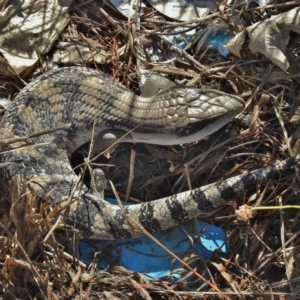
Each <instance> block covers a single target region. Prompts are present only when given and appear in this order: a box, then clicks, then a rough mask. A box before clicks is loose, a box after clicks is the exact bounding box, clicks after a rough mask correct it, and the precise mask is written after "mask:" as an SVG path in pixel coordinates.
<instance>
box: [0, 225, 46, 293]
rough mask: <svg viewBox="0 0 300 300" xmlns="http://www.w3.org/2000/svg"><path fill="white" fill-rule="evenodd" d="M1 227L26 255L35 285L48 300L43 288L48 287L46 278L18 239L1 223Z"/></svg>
mask: <svg viewBox="0 0 300 300" xmlns="http://www.w3.org/2000/svg"><path fill="white" fill-rule="evenodd" d="M0 227H1V228H2V230H4V231H5V232H6V234H7V235H8V236H9V237H10V238H11V239H12V240H13V241H14V242H15V243H16V244H17V245H18V246H19V249H20V250H21V253H22V254H23V255H24V257H25V259H26V260H27V263H28V264H29V265H30V270H31V271H32V277H33V279H34V281H35V283H36V284H37V286H38V287H39V290H40V292H41V294H42V295H43V297H44V298H45V299H47V297H46V296H45V294H44V292H43V289H42V287H41V284H42V285H43V287H45V286H46V283H45V280H44V278H43V277H42V276H41V275H40V274H39V272H38V271H37V270H36V268H35V267H34V265H33V264H32V263H31V260H30V258H29V257H28V255H27V253H26V251H25V250H24V248H23V247H22V245H21V244H20V243H19V241H18V240H17V239H15V237H14V236H13V235H12V234H11V233H10V232H9V231H8V230H7V229H6V228H5V226H4V225H3V224H2V223H1V222H0ZM6 260H7V258H6ZM4 266H5V267H6V268H7V265H6V262H5V265H4Z"/></svg>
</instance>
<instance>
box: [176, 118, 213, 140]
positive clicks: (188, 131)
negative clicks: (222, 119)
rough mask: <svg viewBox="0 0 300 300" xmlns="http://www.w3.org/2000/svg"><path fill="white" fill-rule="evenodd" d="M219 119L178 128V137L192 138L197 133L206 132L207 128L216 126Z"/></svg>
mask: <svg viewBox="0 0 300 300" xmlns="http://www.w3.org/2000/svg"><path fill="white" fill-rule="evenodd" d="M218 119H219V118H218V117H215V118H211V119H208V120H204V121H199V122H196V123H192V124H189V125H188V126H186V127H182V128H178V129H177V135H178V136H179V137H185V136H190V135H193V134H195V133H198V132H201V131H203V130H205V129H206V128H207V127H209V126H211V125H213V124H216V123H217V121H218Z"/></svg>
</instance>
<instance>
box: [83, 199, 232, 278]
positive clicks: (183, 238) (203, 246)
mask: <svg viewBox="0 0 300 300" xmlns="http://www.w3.org/2000/svg"><path fill="white" fill-rule="evenodd" d="M107 201H109V202H111V203H113V204H116V200H114V199H107ZM127 204H128V203H127ZM124 205H126V204H124ZM195 225H198V228H197V226H195ZM182 226H183V227H184V228H185V230H186V232H188V234H189V236H190V238H192V240H193V243H191V240H190V238H188V237H187V234H186V233H185V232H184V231H183V230H182ZM153 236H154V237H155V238H156V239H157V240H159V241H160V242H161V243H162V244H163V245H164V246H165V247H167V248H168V249H169V250H170V251H172V252H173V253H174V254H176V255H177V256H179V257H180V258H181V259H182V258H183V256H184V255H186V254H188V253H196V254H198V255H199V256H201V257H202V258H203V259H204V260H209V259H211V257H212V254H213V252H214V251H216V250H219V251H220V252H222V253H227V244H226V234H225V232H224V230H222V229H220V228H218V227H215V226H212V225H209V224H206V223H204V222H202V221H197V222H195V221H189V222H186V223H185V224H184V225H180V226H176V227H174V228H171V229H168V230H162V231H159V232H157V233H155V234H153ZM79 248H80V253H81V260H82V261H83V262H84V263H87V264H89V263H91V262H92V261H93V258H94V254H95V252H97V251H100V253H101V254H100V256H97V257H98V258H99V262H98V267H99V268H100V269H105V268H107V267H113V266H123V267H124V268H126V269H128V270H131V271H134V272H140V273H143V274H144V275H146V274H147V275H148V276H149V277H150V278H151V277H152V278H161V277H165V276H169V279H170V280H171V281H176V280H178V279H179V278H181V276H183V275H184V274H182V265H181V264H180V263H179V262H177V261H175V260H174V259H173V257H171V256H170V255H169V254H168V253H166V252H165V250H163V249H162V248H161V247H159V246H158V245H157V244H156V243H155V242H153V241H152V240H151V239H150V238H148V237H146V236H144V237H139V238H133V239H127V240H116V241H105V240H90V239H85V240H82V241H81V242H80V246H79ZM148 279H149V278H148Z"/></svg>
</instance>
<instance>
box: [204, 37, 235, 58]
mask: <svg viewBox="0 0 300 300" xmlns="http://www.w3.org/2000/svg"><path fill="white" fill-rule="evenodd" d="M231 38H232V37H231V36H230V35H229V34H227V33H224V32H221V31H217V32H216V33H215V34H214V35H213V36H212V37H211V38H210V39H209V41H208V43H209V45H211V46H212V47H213V48H214V49H215V50H217V51H218V52H219V53H220V54H221V55H222V56H223V57H226V56H227V55H228V54H229V51H228V49H227V47H226V46H225V45H226V43H227V42H228V41H229V40H230V39H231Z"/></svg>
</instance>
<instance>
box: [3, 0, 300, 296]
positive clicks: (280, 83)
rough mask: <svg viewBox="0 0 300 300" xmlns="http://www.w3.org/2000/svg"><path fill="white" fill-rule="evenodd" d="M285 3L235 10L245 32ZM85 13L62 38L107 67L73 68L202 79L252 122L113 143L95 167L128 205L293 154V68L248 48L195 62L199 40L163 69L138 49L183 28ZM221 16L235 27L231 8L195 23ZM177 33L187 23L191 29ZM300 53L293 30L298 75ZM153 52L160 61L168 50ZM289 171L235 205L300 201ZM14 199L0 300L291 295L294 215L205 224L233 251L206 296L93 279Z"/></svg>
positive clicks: (297, 87) (217, 260)
mask: <svg viewBox="0 0 300 300" xmlns="http://www.w3.org/2000/svg"><path fill="white" fill-rule="evenodd" d="M275 2H280V1H275ZM281 2H282V3H280V5H279V6H276V5H269V6H268V7H267V8H266V9H263V10H259V9H256V8H249V9H247V10H244V11H242V12H241V18H243V19H244V24H251V23H254V22H257V21H259V20H263V19H264V18H266V17H269V16H270V15H274V14H278V13H281V12H283V11H286V10H288V9H290V8H292V6H291V5H293V4H294V3H293V1H291V2H287V3H285V1H281ZM92 5H94V4H92ZM83 8H84V9H86V10H84V11H81V16H80V17H79V16H75V15H73V17H72V18H71V20H70V24H69V26H68V28H66V30H65V32H64V34H63V35H62V36H61V37H60V40H68V41H70V42H81V43H84V44H87V45H88V46H89V47H90V49H91V53H92V52H93V51H99V49H101V50H104V51H105V52H106V53H108V54H109V56H108V57H109V58H110V62H108V63H107V64H105V65H101V66H100V65H97V64H96V62H95V61H93V60H91V61H90V62H89V63H86V61H83V60H81V59H80V57H78V63H80V64H82V65H90V66H93V67H97V68H100V69H101V70H103V71H105V72H106V73H108V74H111V75H112V76H114V77H115V78H117V79H118V80H120V81H121V82H122V83H123V84H124V85H126V86H127V87H128V88H130V89H131V90H133V91H134V92H139V88H138V84H137V80H136V79H137V78H138V76H139V69H138V68H137V65H136V64H137V61H138V59H139V63H140V64H143V65H144V66H147V67H148V68H150V69H151V70H153V71H155V72H157V73H164V74H167V75H168V77H169V78H171V79H175V78H179V79H183V78H185V79H186V84H188V85H198V84H200V83H201V85H205V86H208V87H210V88H215V89H220V90H222V91H225V92H229V93H236V94H238V95H242V96H243V97H244V99H245V100H246V101H247V113H248V114H249V115H250V122H248V124H243V123H240V122H238V121H234V122H232V123H231V124H229V125H228V126H226V128H225V129H224V128H223V129H222V130H220V131H218V132H217V133H215V134H213V135H212V136H210V137H208V138H207V139H205V140H203V141H200V142H198V143H195V144H194V145H185V146H176V147H175V146H174V147H162V146H154V145H130V144H121V145H120V146H119V147H118V148H117V150H116V151H114V152H113V153H112V156H111V158H110V159H107V158H103V157H102V158H100V161H99V163H102V164H107V165H110V166H107V167H104V168H103V169H104V170H105V172H106V174H107V175H108V177H109V178H110V180H111V181H112V182H113V183H114V185H115V186H116V189H117V191H118V193H119V195H120V196H122V197H124V198H125V197H126V198H128V199H129V200H131V201H133V202H134V201H136V202H141V201H150V200H153V199H157V198H160V197H164V196H167V195H171V194H175V193H178V192H181V191H184V190H187V189H189V188H192V187H198V186H203V185H205V184H208V183H211V182H215V181H219V180H223V179H225V178H227V177H230V176H232V175H237V174H240V173H242V172H245V171H250V170H254V169H257V168H260V167H265V166H268V165H269V164H271V163H272V162H274V161H276V160H282V159H285V158H287V157H288V156H289V155H293V154H294V153H298V152H299V150H298V149H299V133H298V132H299V129H297V128H298V126H299V115H300V114H299V100H300V96H299V91H300V80H299V78H298V77H297V76H296V75H293V74H299V71H295V72H294V73H293V72H291V73H290V74H289V75H287V74H284V73H283V72H282V71H280V70H279V69H277V68H276V67H274V66H273V65H272V63H270V61H269V60H268V59H266V58H264V57H263V56H261V55H253V54H252V53H251V52H250V51H249V50H248V49H247V48H246V47H245V48H244V50H243V53H242V54H243V58H236V57H234V56H231V55H230V56H229V57H227V58H226V59H224V58H222V57H221V56H220V55H218V54H217V53H216V52H215V51H213V50H212V49H206V50H205V52H204V53H201V54H200V55H199V54H196V51H195V44H191V45H190V46H189V48H188V49H186V50H185V51H181V52H182V53H181V54H182V56H184V57H185V60H178V59H172V61H171V62H168V63H167V64H166V61H162V62H159V63H154V62H149V61H147V59H146V58H143V57H142V56H141V54H140V53H141V52H143V51H144V48H145V47H148V46H149V45H156V44H154V42H155V40H156V39H157V35H160V34H162V33H164V34H168V33H169V30H170V29H172V28H176V27H178V26H179V25H180V24H179V23H178V22H174V21H172V20H166V19H165V18H164V17H163V16H161V15H159V14H158V13H157V12H155V10H153V9H149V10H147V11H146V13H145V14H144V15H142V16H141V27H140V28H141V29H140V30H138V29H136V26H135V22H134V21H133V22H131V21H130V22H128V21H127V20H126V19H124V18H123V17H122V16H120V14H118V13H116V12H114V11H112V10H111V9H110V8H108V7H107V6H106V7H104V9H105V10H104V9H96V8H95V7H92V8H89V7H88V6H82V7H81V8H77V9H78V10H81V9H83ZM86 12H88V13H91V12H92V13H94V14H99V16H101V17H102V18H103V19H104V20H105V21H104V22H103V24H101V25H99V24H96V23H95V22H93V21H90V20H89V19H88V18H87V17H86V16H85V13H86ZM218 16H221V17H222V18H223V19H224V20H225V21H226V22H227V24H230V25H231V26H233V27H235V29H236V30H238V29H239V27H238V25H237V24H234V22H233V21H232V20H231V15H230V11H229V10H227V8H226V9H225V10H224V11H223V13H222V15H221V14H220V13H212V14H210V15H208V16H206V17H204V18H200V19H199V20H198V21H197V23H196V24H197V27H198V28H206V27H207V26H209V24H210V23H211V22H212V21H213V20H214V19H216V17H218ZM181 25H182V24H181ZM184 25H186V26H191V27H195V23H194V21H193V22H192V21H191V22H184ZM140 35H142V37H143V38H142V39H141V40H140V43H139V45H136V44H135V43H134V40H135V39H136V38H137V37H138V36H140ZM138 48H139V49H138ZM299 49H300V38H299V36H298V35H294V34H291V42H290V44H289V49H288V56H289V60H290V61H291V65H292V66H293V70H299V59H298V57H299ZM161 51H162V52H161V53H162V57H164V55H166V54H167V52H164V51H168V49H161ZM49 55H50V56H49V57H48V56H44V57H41V62H40V69H41V70H42V71H46V70H47V69H48V68H51V67H52V63H51V53H50V54H49ZM166 65H167V66H168V68H166ZM297 68H298V69H297ZM27 75H28V74H27ZM31 75H33V74H31ZM0 80H1V82H2V83H5V89H4V88H3V89H2V90H1V93H3V95H4V96H8V97H11V98H13V96H14V93H15V91H16V89H15V87H16V86H18V87H20V88H22V83H21V82H20V81H19V80H18V79H17V78H13V79H10V78H4V77H3V76H2V77H1V78H0ZM111 165H112V166H111ZM133 170H134V172H133ZM292 173H293V172H290V174H288V175H286V176H283V177H282V178H280V180H279V181H277V182H268V183H267V184H266V185H265V186H262V187H260V189H258V190H257V191H252V193H249V194H247V195H245V197H244V199H239V204H244V203H246V204H249V205H284V204H296V203H299V196H298V195H297V193H298V185H297V183H296V181H297V177H296V176H295V175H294V174H292ZM18 180H21V179H18ZM129 183H130V184H129ZM256 192H257V193H256ZM108 193H109V192H108ZM11 194H12V197H11V198H10V197H8V193H7V192H6V191H5V190H3V192H2V196H1V199H0V203H1V207H2V209H1V218H0V244H1V247H0V259H1V268H0V286H1V287H2V289H1V290H2V291H3V292H2V293H1V292H0V295H2V296H3V297H4V299H29V298H35V299H202V298H206V299H210V298H217V297H218V298H226V299H250V298H251V299H275V298H276V299H277V297H281V299H288V298H289V297H290V298H291V299H295V297H296V294H297V291H298V293H299V280H300V279H299V278H300V277H299V265H298V264H299V263H298V261H299V245H300V236H299V233H300V231H299V228H300V227H299V226H300V221H299V212H297V211H296V210H292V209H290V210H287V211H262V212H257V213H256V214H255V215H254V217H253V218H252V219H251V220H249V221H248V222H238V221H237V220H236V218H235V217H234V216H233V215H232V212H233V210H230V209H229V213H228V214H227V215H224V210H223V211H222V212H221V213H220V212H219V213H218V214H214V215H209V216H204V219H205V220H206V221H208V222H209V223H212V224H215V225H217V226H220V227H222V228H224V230H226V232H227V234H228V240H229V243H230V248H231V250H230V255H228V256H224V255H220V254H218V253H216V254H215V256H214V258H213V260H212V262H208V269H209V271H210V274H211V278H210V281H211V283H212V285H213V286H215V289H217V290H221V291H222V293H223V294H221V293H217V292H216V291H215V290H213V289H211V290H210V289H206V291H205V293H204V292H201V291H199V292H188V291H186V289H185V287H186V284H187V283H186V282H182V281H181V282H179V283H177V284H171V283H168V282H166V281H163V280H157V281H153V282H149V281H146V280H145V279H143V278H142V277H141V276H140V275H139V274H134V273H132V272H130V271H127V270H123V269H122V268H114V269H112V270H109V271H97V270H93V271H90V272H92V273H91V275H89V273H85V272H88V270H87V266H85V265H84V264H83V263H81V262H80V261H79V260H78V259H77V258H74V257H72V256H70V255H68V254H67V253H66V252H65V249H64V248H62V247H61V246H60V245H59V244H58V242H57V241H56V239H55V237H54V235H53V234H50V235H49V236H48V239H47V240H45V238H44V237H45V235H46V234H47V232H49V230H50V229H51V226H52V224H53V220H52V218H51V214H50V216H49V209H50V208H49V207H47V206H46V205H45V204H43V205H42V206H41V208H40V211H39V212H38V213H37V212H36V211H35V209H34V207H32V203H33V200H34V199H33V198H34V196H33V195H30V194H28V193H26V192H25V191H21V190H20V184H19V183H18V182H15V184H14V187H13V189H12V190H11ZM20 195H21V196H20ZM8 199H9V200H8ZM225 212H226V211H225ZM89 276H91V277H92V280H91V281H89ZM81 279H83V280H82V281H83V282H82V281H81ZM199 286H200V284H199ZM293 295H294V296H293ZM2 296H0V297H2ZM278 299H279V298H278Z"/></svg>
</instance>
